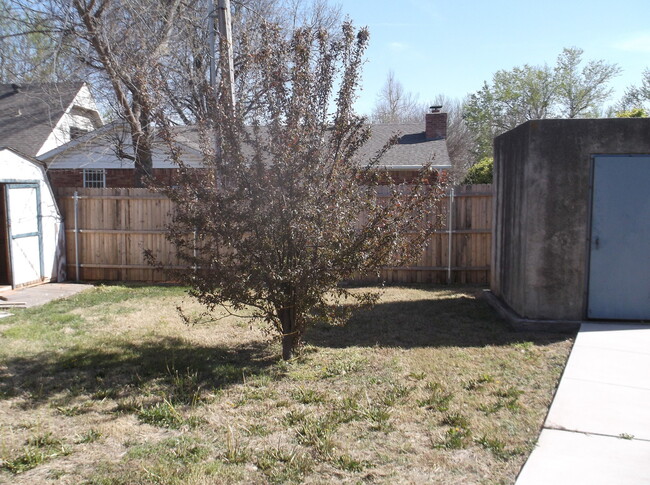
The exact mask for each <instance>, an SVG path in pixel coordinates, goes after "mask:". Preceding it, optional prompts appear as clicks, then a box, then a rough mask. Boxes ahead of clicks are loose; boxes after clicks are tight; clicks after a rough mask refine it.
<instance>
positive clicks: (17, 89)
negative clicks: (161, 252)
mask: <svg viewBox="0 0 650 485" xmlns="http://www.w3.org/2000/svg"><path fill="white" fill-rule="evenodd" d="M11 89H13V90H14V93H19V92H20V86H19V85H18V84H12V85H11Z"/></svg>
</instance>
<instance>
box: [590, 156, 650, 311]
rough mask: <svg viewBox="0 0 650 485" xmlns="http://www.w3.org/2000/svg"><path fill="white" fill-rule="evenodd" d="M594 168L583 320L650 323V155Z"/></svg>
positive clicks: (605, 160)
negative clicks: (586, 307)
mask: <svg viewBox="0 0 650 485" xmlns="http://www.w3.org/2000/svg"><path fill="white" fill-rule="evenodd" d="M593 163H594V166H593V167H594V168H593V174H594V181H593V189H592V214H591V240H590V262H589V295H588V310H587V316H588V317H589V318H595V319H615V320H650V155H630V156H620V155H598V156H595V157H594V161H593Z"/></svg>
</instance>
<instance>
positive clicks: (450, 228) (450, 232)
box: [447, 187, 454, 285]
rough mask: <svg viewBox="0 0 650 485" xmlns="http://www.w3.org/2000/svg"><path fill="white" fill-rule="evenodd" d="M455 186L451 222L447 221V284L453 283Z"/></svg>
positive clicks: (450, 215)
mask: <svg viewBox="0 0 650 485" xmlns="http://www.w3.org/2000/svg"><path fill="white" fill-rule="evenodd" d="M453 227H454V188H453V187H452V188H451V189H450V190H449V222H448V223H447V228H448V236H447V238H448V239H449V241H448V248H447V252H448V256H449V257H448V258H447V284H448V285H450V284H451V248H452V238H453V236H454V229H453Z"/></svg>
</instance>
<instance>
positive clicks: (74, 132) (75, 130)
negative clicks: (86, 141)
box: [70, 126, 90, 140]
mask: <svg viewBox="0 0 650 485" xmlns="http://www.w3.org/2000/svg"><path fill="white" fill-rule="evenodd" d="M88 132H90V130H85V129H83V128H79V127H78V126H71V127H70V139H71V140H74V139H75V138H79V137H80V136H82V135H85V134H86V133H88Z"/></svg>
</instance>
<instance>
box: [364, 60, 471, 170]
mask: <svg viewBox="0 0 650 485" xmlns="http://www.w3.org/2000/svg"><path fill="white" fill-rule="evenodd" d="M434 105H436V106H442V107H443V110H444V111H445V112H446V113H447V150H448V151H449V158H450V160H451V164H452V167H453V170H452V172H453V173H452V178H453V179H462V178H463V176H464V174H465V172H466V171H467V169H468V168H469V167H471V166H472V164H473V162H474V156H473V154H472V152H471V149H472V147H473V142H472V134H471V133H470V131H469V128H468V127H467V124H466V123H465V120H464V119H463V102H461V101H458V100H456V99H452V98H449V97H447V96H445V95H438V96H436V97H435V98H434V100H433V101H430V102H428V103H427V102H420V101H418V98H417V96H415V95H413V94H412V93H411V92H409V91H406V90H405V89H404V87H403V86H402V84H401V83H400V82H399V81H398V80H397V79H396V77H395V73H394V72H393V71H389V73H388V77H387V78H386V83H385V84H384V86H383V87H382V89H381V91H380V93H379V94H378V96H377V101H376V103H375V106H374V108H373V111H372V114H371V115H370V119H371V121H372V122H373V123H396V124H399V123H421V124H423V123H424V119H425V118H424V117H425V114H426V113H427V112H428V109H429V107H430V106H434ZM423 126H424V125H423Z"/></svg>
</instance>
